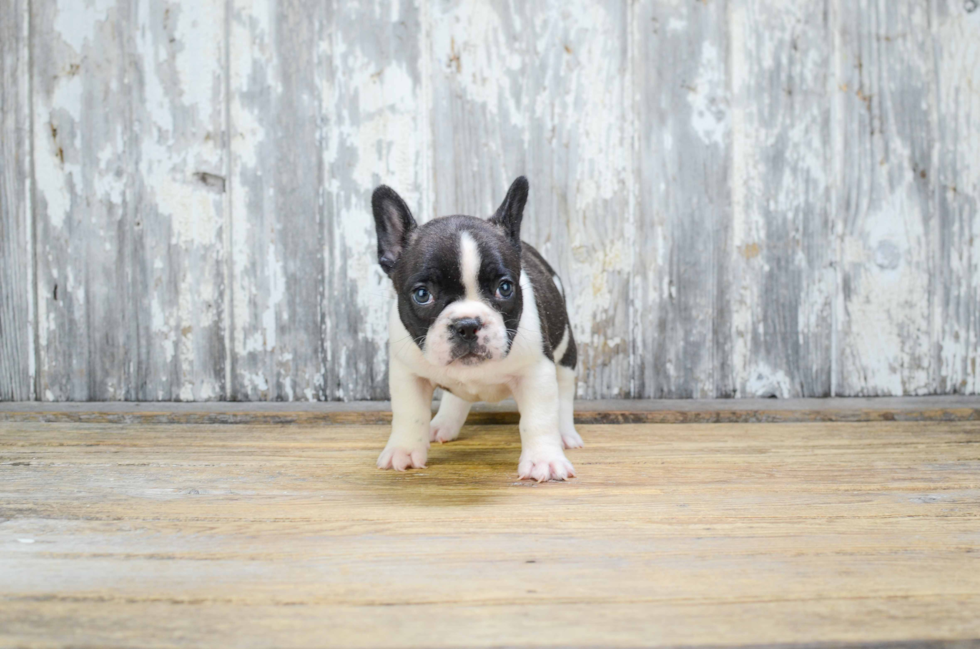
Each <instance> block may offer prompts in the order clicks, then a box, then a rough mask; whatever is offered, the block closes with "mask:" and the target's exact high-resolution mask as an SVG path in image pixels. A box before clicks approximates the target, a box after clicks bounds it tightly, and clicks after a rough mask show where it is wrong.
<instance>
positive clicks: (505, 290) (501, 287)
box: [497, 279, 514, 300]
mask: <svg viewBox="0 0 980 649" xmlns="http://www.w3.org/2000/svg"><path fill="white" fill-rule="evenodd" d="M513 294H514V284H513V283H511V281H510V280H507V279H505V280H504V281H502V282H500V283H499V284H497V299H498V300H506V299H509V298H510V297H511V296H512V295H513Z"/></svg>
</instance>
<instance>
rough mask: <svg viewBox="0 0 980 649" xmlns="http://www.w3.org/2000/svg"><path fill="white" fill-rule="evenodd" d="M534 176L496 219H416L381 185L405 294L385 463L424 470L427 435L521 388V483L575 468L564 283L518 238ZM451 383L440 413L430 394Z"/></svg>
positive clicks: (397, 323)
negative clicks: (568, 451)
mask: <svg viewBox="0 0 980 649" xmlns="http://www.w3.org/2000/svg"><path fill="white" fill-rule="evenodd" d="M527 192H528V183H527V179H526V178H524V177H523V176H522V177H520V178H518V179H517V180H515V181H514V183H513V184H512V185H511V187H510V190H509V191H508V192H507V197H506V198H505V199H504V202H503V204H502V205H501V206H500V207H499V208H498V209H497V212H496V213H495V214H494V215H493V216H492V217H490V218H489V219H488V220H484V219H479V218H476V217H473V216H460V215H457V216H447V217H443V218H439V219H434V220H432V221H429V222H428V223H426V224H424V225H421V226H420V225H418V224H417V223H416V222H415V219H414V218H413V217H412V213H411V212H410V211H409V209H408V206H407V205H406V204H405V201H403V200H402V199H401V197H400V196H399V195H398V194H397V193H395V192H394V191H393V190H392V189H391V188H390V187H386V186H384V185H382V186H380V187H378V188H377V189H376V190H375V191H374V195H373V197H372V199H371V206H372V208H373V210H374V223H375V226H376V227H377V233H378V261H379V262H380V264H381V267H382V268H383V269H384V271H385V272H386V273H387V274H388V276H389V277H390V278H391V280H392V282H393V283H394V286H395V291H396V293H397V294H398V299H397V302H396V304H395V305H394V306H393V308H392V311H391V318H390V320H389V325H388V330H389V331H388V333H389V341H388V346H389V375H388V381H389V385H390V388H391V410H392V424H391V437H390V438H389V439H388V445H387V446H385V449H384V451H382V452H381V456H380V457H379V458H378V468H380V469H395V470H396V471H404V470H405V469H408V468H417V469H421V468H423V467H425V462H426V458H427V456H428V448H429V443H430V442H432V441H438V442H449V441H452V440H454V439H456V436H457V435H459V430H460V428H462V426H463V422H465V421H466V416H467V414H469V411H470V405H471V404H472V402H474V401H500V400H501V399H505V398H507V397H509V396H513V397H514V400H515V401H517V407H518V409H519V410H520V416H521V421H520V431H521V447H522V451H521V458H520V462H519V464H518V466H517V474H518V476H519V477H520V478H522V479H532V480H537V481H539V482H541V481H544V480H564V479H566V478H569V477H572V476H574V475H575V469H574V468H573V467H572V464H571V462H569V461H568V458H566V457H565V452H564V450H563V449H565V448H578V447H580V446H582V438H581V437H579V435H578V433H577V432H576V431H575V423H574V420H573V413H572V402H573V400H574V397H575V371H574V370H575V360H576V351H575V340H574V338H573V337H572V330H571V327H570V326H569V323H568V313H567V312H566V310H565V296H564V290H563V288H562V283H561V280H560V279H559V278H558V276H557V275H556V274H555V271H553V270H552V269H551V266H549V265H548V262H546V261H545V260H544V259H543V258H542V257H541V255H540V254H539V253H538V251H537V250H535V249H534V248H532V247H531V246H529V245H528V244H526V243H523V242H522V241H521V218H522V217H523V214H524V204H525V203H526V202H527ZM437 387H440V388H442V389H443V392H444V394H443V397H442V402H441V404H440V405H439V412H438V414H437V415H436V416H435V417H434V418H432V417H431V412H432V410H431V407H432V394H433V392H434V390H435V388H437Z"/></svg>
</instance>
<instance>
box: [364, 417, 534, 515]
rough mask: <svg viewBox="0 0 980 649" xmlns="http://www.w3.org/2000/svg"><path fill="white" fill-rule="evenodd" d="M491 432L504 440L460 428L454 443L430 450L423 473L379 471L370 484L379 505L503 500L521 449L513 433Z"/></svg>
mask: <svg viewBox="0 0 980 649" xmlns="http://www.w3.org/2000/svg"><path fill="white" fill-rule="evenodd" d="M492 428H498V429H508V430H507V432H508V433H510V434H504V431H502V430H495V431H492V432H491V433H490V434H488V431H487V427H482V426H481V427H478V428H474V427H469V426H464V427H463V430H462V432H461V433H460V436H459V438H458V439H457V440H455V441H452V442H448V443H446V444H439V443H433V444H432V446H431V448H429V458H428V460H427V462H426V468H424V469H413V470H410V471H406V472H404V473H398V472H394V471H379V472H378V473H377V474H376V479H375V480H372V483H373V485H374V486H376V487H378V488H379V490H380V491H381V492H383V497H384V498H385V499H391V500H397V501H398V502H399V504H401V505H403V506H404V505H409V506H410V505H416V506H421V507H432V506H435V507H471V506H475V505H483V504H486V503H489V502H492V501H494V500H496V499H499V498H503V497H504V496H505V494H506V492H507V490H509V489H511V488H512V487H513V485H514V483H516V482H517V481H518V480H517V461H518V459H519V458H520V455H521V449H520V444H519V443H517V444H514V443H513V442H514V441H515V440H519V434H518V433H517V430H516V427H511V426H494V427H492ZM511 428H514V429H515V430H510V429H511ZM508 442H509V443H508Z"/></svg>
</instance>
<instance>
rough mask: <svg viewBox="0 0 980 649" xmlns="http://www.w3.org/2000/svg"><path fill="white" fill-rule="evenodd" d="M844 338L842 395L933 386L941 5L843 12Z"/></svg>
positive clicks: (867, 6)
mask: <svg viewBox="0 0 980 649" xmlns="http://www.w3.org/2000/svg"><path fill="white" fill-rule="evenodd" d="M837 12H838V15H837V26H836V30H837V34H836V40H837V59H838V63H837V76H838V80H839V87H838V91H837V95H838V96H837V102H836V103H837V107H836V113H835V115H834V119H835V120H836V123H837V130H838V136H837V137H838V140H837V142H836V147H837V151H836V152H835V156H834V160H835V169H834V174H835V182H836V185H837V186H838V187H839V188H840V189H839V195H838V197H837V212H838V213H839V214H840V215H841V224H840V229H839V232H840V235H839V236H840V241H839V244H838V245H839V246H840V257H841V259H840V263H841V267H840V281H841V285H840V287H839V291H838V306H837V329H838V331H837V336H838V339H839V343H838V350H837V359H836V370H835V374H836V375H835V377H834V382H835V387H834V393H835V394H839V395H900V394H926V393H929V392H932V391H934V390H935V389H936V387H937V386H936V385H935V384H934V383H933V382H932V381H933V378H934V377H935V374H936V371H935V368H933V367H932V358H933V350H932V345H933V343H934V340H935V339H936V338H935V337H936V334H937V332H935V331H934V330H933V318H932V314H931V310H932V304H933V302H932V301H933V299H934V298H935V296H934V295H932V294H931V292H930V286H931V281H930V273H932V272H934V271H935V270H936V268H935V265H934V263H933V260H932V257H931V255H932V253H931V247H932V245H933V243H932V242H933V241H934V238H935V237H936V236H937V231H936V219H935V213H934V210H933V202H934V201H933V192H934V191H935V187H934V182H935V173H936V170H935V165H934V156H935V145H936V142H935V136H934V133H935V115H934V112H933V109H932V105H933V97H934V92H935V75H934V73H933V71H934V67H933V53H932V49H931V46H932V38H931V31H930V28H929V7H928V5H927V4H926V3H884V2H877V1H876V0H861V1H859V2H847V3H840V6H839V7H838V9H837Z"/></svg>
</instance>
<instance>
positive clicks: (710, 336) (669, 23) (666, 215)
mask: <svg viewBox="0 0 980 649" xmlns="http://www.w3.org/2000/svg"><path fill="white" fill-rule="evenodd" d="M634 15H635V18H634V21H635V26H636V28H635V36H634V38H633V41H634V44H635V51H634V54H633V57H634V62H633V65H634V68H635V73H634V76H635V78H636V79H638V80H642V83H641V84H640V85H639V86H638V87H637V89H636V97H637V105H636V120H637V121H636V126H637V129H638V131H637V134H636V138H637V140H638V151H637V161H636V170H637V178H638V183H639V186H638V187H637V190H636V191H637V193H638V200H637V219H636V248H635V249H636V264H635V266H634V269H633V273H634V283H635V284H636V290H635V293H634V299H635V301H636V303H635V305H634V311H635V313H636V319H637V321H636V324H635V344H634V351H633V355H634V359H633V362H634V368H635V371H634V377H635V379H634V381H635V385H634V389H633V395H634V396H638V397H642V398H665V397H691V398H712V397H729V396H734V394H735V387H736V382H735V377H734V375H733V368H732V331H731V303H730V295H729V291H730V271H729V269H728V266H729V263H730V258H731V254H730V250H731V238H732V227H733V219H732V204H731V155H732V148H731V147H732V133H731V93H730V87H731V83H730V81H731V80H730V76H729V68H728V66H727V64H726V55H727V52H728V50H729V34H728V29H727V24H728V3H727V2H683V3H680V2H678V3H663V2H655V1H653V0H647V1H644V2H639V3H637V5H636V8H635V9H634Z"/></svg>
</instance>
